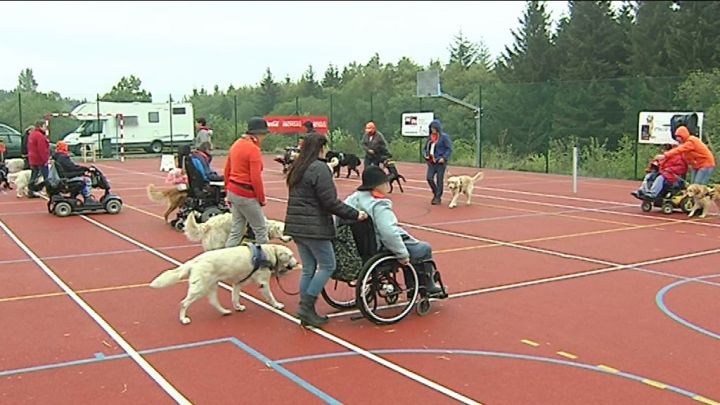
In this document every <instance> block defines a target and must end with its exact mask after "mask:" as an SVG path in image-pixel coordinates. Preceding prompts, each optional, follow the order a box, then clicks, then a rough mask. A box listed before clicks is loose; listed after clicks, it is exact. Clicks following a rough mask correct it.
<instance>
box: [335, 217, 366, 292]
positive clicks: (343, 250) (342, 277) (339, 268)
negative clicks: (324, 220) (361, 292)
mask: <svg viewBox="0 0 720 405" xmlns="http://www.w3.org/2000/svg"><path fill="white" fill-rule="evenodd" d="M333 249H334V250H335V262H336V263H337V265H336V267H335V272H334V273H333V275H332V276H331V277H332V279H334V280H338V281H344V282H350V281H355V280H357V278H358V275H360V271H361V270H362V267H363V261H362V259H361V258H360V255H359V254H358V250H357V245H356V244H355V238H354V237H353V232H352V226H350V225H340V226H339V227H338V229H337V236H336V237H335V239H334V240H333Z"/></svg>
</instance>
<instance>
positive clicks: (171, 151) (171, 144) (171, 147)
mask: <svg viewBox="0 0 720 405" xmlns="http://www.w3.org/2000/svg"><path fill="white" fill-rule="evenodd" d="M168 103H169V107H170V111H169V112H170V153H174V152H173V149H174V145H173V125H172V124H173V111H172V94H170V95H168ZM161 154H162V152H161Z"/></svg>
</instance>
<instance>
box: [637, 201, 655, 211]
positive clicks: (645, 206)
mask: <svg viewBox="0 0 720 405" xmlns="http://www.w3.org/2000/svg"><path fill="white" fill-rule="evenodd" d="M652 206H653V203H652V201H643V203H642V204H640V209H641V210H642V211H643V212H650V211H652Z"/></svg>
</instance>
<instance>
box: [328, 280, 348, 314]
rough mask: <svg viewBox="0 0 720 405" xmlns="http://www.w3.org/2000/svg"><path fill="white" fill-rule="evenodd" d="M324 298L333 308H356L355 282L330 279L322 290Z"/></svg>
mask: <svg viewBox="0 0 720 405" xmlns="http://www.w3.org/2000/svg"><path fill="white" fill-rule="evenodd" d="M320 294H322V297H323V299H324V300H325V302H327V303H328V305H330V306H331V307H333V308H336V309H351V308H355V283H354V282H353V283H347V282H345V281H339V280H329V281H328V283H327V284H325V288H323V290H322V292H320Z"/></svg>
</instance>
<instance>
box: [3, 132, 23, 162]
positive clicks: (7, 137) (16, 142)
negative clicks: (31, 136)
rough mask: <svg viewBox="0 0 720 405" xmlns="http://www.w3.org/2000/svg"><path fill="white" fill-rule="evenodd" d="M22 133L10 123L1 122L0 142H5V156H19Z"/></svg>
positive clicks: (8, 157)
mask: <svg viewBox="0 0 720 405" xmlns="http://www.w3.org/2000/svg"><path fill="white" fill-rule="evenodd" d="M21 141H22V134H20V132H18V131H17V130H16V129H14V128H13V127H11V126H9V125H5V124H0V142H2V143H4V144H5V158H6V159H11V158H19V157H21V155H20V143H21Z"/></svg>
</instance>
